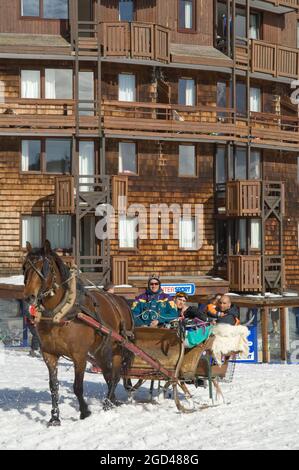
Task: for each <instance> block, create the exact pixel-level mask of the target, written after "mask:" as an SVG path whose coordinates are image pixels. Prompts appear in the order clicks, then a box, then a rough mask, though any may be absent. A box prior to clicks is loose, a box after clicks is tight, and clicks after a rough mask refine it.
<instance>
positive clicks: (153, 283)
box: [150, 282, 159, 286]
mask: <svg viewBox="0 0 299 470" xmlns="http://www.w3.org/2000/svg"><path fill="white" fill-rule="evenodd" d="M158 285H159V282H151V283H150V286H158Z"/></svg>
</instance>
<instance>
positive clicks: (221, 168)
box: [216, 147, 227, 184]
mask: <svg viewBox="0 0 299 470" xmlns="http://www.w3.org/2000/svg"><path fill="white" fill-rule="evenodd" d="M226 180H227V171H226V157H225V147H217V151H216V183H217V184H224V183H226Z"/></svg>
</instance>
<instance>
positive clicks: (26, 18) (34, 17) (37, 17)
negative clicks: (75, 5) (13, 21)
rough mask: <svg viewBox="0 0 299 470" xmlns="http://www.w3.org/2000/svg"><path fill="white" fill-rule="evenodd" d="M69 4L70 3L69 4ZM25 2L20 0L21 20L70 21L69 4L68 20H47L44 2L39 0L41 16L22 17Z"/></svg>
mask: <svg viewBox="0 0 299 470" xmlns="http://www.w3.org/2000/svg"><path fill="white" fill-rule="evenodd" d="M67 3H68V2H67ZM22 5H23V0H19V14H20V16H19V18H20V20H25V21H26V20H30V21H33V20H39V21H40V20H44V21H65V22H66V21H69V20H70V8H69V3H68V18H45V17H44V0H39V16H23V15H22Z"/></svg>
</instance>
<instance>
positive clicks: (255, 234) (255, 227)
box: [250, 219, 262, 250]
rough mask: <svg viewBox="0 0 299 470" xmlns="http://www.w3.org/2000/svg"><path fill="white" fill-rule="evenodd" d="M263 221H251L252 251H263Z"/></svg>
mask: <svg viewBox="0 0 299 470" xmlns="http://www.w3.org/2000/svg"><path fill="white" fill-rule="evenodd" d="M261 246H262V236H261V221H260V220H259V219H251V221H250V248H251V249H252V250H261Z"/></svg>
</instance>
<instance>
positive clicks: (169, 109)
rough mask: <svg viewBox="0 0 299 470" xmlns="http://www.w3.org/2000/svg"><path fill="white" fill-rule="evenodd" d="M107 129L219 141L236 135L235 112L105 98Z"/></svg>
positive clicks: (104, 111) (205, 107)
mask: <svg viewBox="0 0 299 470" xmlns="http://www.w3.org/2000/svg"><path fill="white" fill-rule="evenodd" d="M102 110H103V115H104V129H105V133H106V134H107V135H109V134H113V133H115V132H116V131H117V132H118V133H119V134H122V133H126V134H129V133H130V132H131V133H132V135H148V136H151V135H157V134H163V135H167V136H172V137H176V138H178V137H180V138H184V137H187V138H188V137H190V136H192V135H202V136H206V137H207V138H210V139H213V140H216V141H218V140H219V141H226V140H227V139H228V137H231V138H233V135H234V132H235V126H234V124H233V115H234V112H233V110H232V109H229V108H225V109H224V108H216V107H213V106H201V107H199V106H194V107H193V106H192V107H189V106H179V105H172V104H159V103H136V102H134V103H132V102H120V101H104V102H103V105H102Z"/></svg>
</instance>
